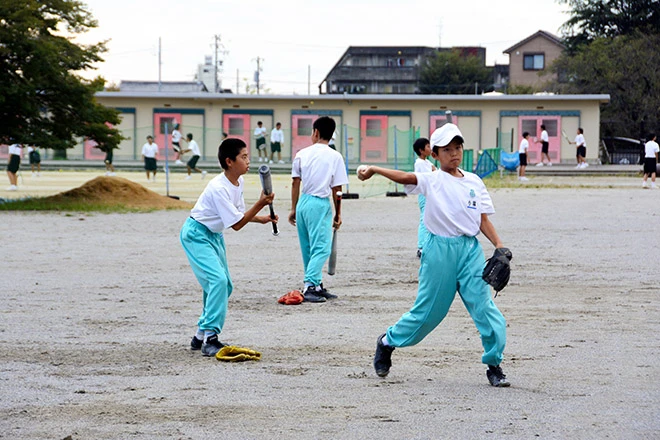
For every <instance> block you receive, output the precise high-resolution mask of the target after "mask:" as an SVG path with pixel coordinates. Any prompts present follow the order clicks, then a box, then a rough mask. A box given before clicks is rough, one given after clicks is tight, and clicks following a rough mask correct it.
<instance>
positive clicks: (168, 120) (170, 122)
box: [160, 117, 176, 134]
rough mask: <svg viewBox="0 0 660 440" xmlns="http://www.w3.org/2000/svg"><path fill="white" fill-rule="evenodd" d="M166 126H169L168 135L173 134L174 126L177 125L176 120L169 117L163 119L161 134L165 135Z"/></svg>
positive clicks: (161, 119)
mask: <svg viewBox="0 0 660 440" xmlns="http://www.w3.org/2000/svg"><path fill="white" fill-rule="evenodd" d="M165 124H167V133H168V134H172V130H174V124H176V119H174V118H169V117H161V118H160V134H165Z"/></svg>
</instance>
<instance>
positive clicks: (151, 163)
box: [144, 157, 158, 171]
mask: <svg viewBox="0 0 660 440" xmlns="http://www.w3.org/2000/svg"><path fill="white" fill-rule="evenodd" d="M144 169H145V170H147V171H156V169H158V164H157V163H156V158H155V157H145V158H144Z"/></svg>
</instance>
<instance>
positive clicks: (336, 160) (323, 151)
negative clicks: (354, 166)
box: [291, 144, 348, 198]
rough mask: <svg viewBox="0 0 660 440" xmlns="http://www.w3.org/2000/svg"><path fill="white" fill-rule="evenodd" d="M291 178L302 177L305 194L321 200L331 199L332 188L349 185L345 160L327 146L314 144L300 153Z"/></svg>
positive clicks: (295, 161)
mask: <svg viewBox="0 0 660 440" xmlns="http://www.w3.org/2000/svg"><path fill="white" fill-rule="evenodd" d="M291 177H300V179H301V180H302V184H303V185H302V186H303V187H302V192H303V193H304V194H309V195H311V196H316V197H321V198H326V197H329V196H330V194H331V192H332V190H331V188H333V187H335V186H340V185H346V184H347V183H348V176H347V175H346V167H345V165H344V159H343V158H342V157H341V154H339V152H337V151H335V150H333V149H332V148H330V147H329V146H327V145H326V144H314V145H310V146H309V147H306V148H303V149H302V150H300V151H298V153H297V154H296V157H295V158H294V159H293V166H292V168H291Z"/></svg>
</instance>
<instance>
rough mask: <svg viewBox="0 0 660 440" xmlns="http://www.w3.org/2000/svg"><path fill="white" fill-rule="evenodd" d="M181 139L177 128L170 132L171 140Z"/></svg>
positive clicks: (177, 140) (178, 140)
mask: <svg viewBox="0 0 660 440" xmlns="http://www.w3.org/2000/svg"><path fill="white" fill-rule="evenodd" d="M180 141H181V132H180V131H179V130H174V131H173V132H172V142H180Z"/></svg>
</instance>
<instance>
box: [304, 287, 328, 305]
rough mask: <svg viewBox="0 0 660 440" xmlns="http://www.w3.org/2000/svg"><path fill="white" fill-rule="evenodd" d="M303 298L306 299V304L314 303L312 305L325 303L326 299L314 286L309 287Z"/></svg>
mask: <svg viewBox="0 0 660 440" xmlns="http://www.w3.org/2000/svg"><path fill="white" fill-rule="evenodd" d="M303 296H304V297H305V299H304V301H305V302H312V303H322V302H325V298H324V297H323V296H322V295H321V291H317V290H316V287H314V286H309V287H308V288H307V290H305V294H304V295H303Z"/></svg>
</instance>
